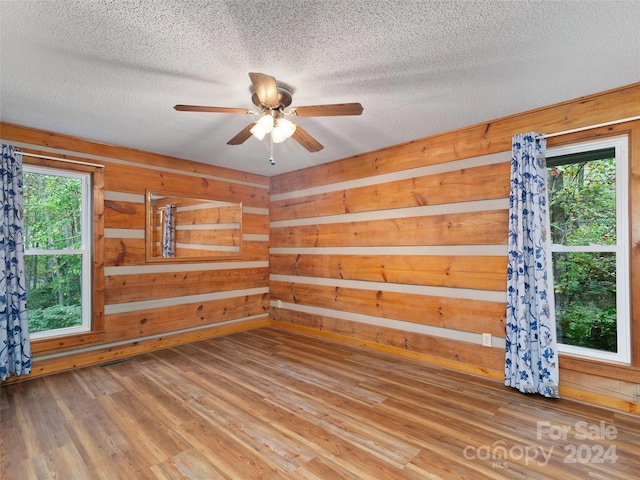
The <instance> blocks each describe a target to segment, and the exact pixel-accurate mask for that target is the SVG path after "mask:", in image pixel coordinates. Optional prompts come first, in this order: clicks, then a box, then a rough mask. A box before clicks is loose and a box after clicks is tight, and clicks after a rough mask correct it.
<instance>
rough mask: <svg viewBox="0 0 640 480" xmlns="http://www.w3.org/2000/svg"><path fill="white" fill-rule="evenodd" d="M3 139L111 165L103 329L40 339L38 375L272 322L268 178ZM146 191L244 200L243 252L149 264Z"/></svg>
mask: <svg viewBox="0 0 640 480" xmlns="http://www.w3.org/2000/svg"><path fill="white" fill-rule="evenodd" d="M0 136H1V138H2V141H3V142H4V143H11V144H13V145H16V146H19V147H21V149H22V150H23V151H25V152H38V153H41V154H44V155H47V156H52V157H64V158H73V159H76V160H84V161H88V162H92V163H96V164H102V165H104V166H105V168H104V242H103V250H104V258H103V259H102V261H103V263H104V278H101V279H99V281H98V282H96V283H97V284H102V283H103V284H104V331H102V332H99V334H98V335H95V336H92V337H86V338H90V339H89V341H88V342H86V341H83V342H75V344H74V342H68V344H67V343H65V341H54V342H52V341H45V342H33V344H32V346H33V351H34V361H33V373H32V375H31V376H37V375H41V374H47V373H52V372H56V371H60V370H65V369H69V368H72V367H75V366H79V365H86V364H91V363H98V362H104V361H106V360H110V359H114V358H118V357H122V356H126V355H131V354H135V353H140V352H143V351H148V350H152V349H155V348H161V347H166V346H169V345H172V344H178V343H184V342H188V341H193V340H197V339H201V338H206V337H209V336H214V335H217V334H221V333H227V332H230V331H235V330H242V329H247V328H254V327H256V326H261V325H266V324H268V313H269V312H268V310H269V292H268V282H269V265H268V261H269V253H268V248H269V247H268V245H269V243H268V240H269V210H268V209H269V190H268V189H269V182H268V178H267V177H263V176H259V175H251V174H246V173H243V172H238V171H234V170H229V169H224V168H219V167H213V166H210V165H203V164H198V163H195V162H189V161H185V160H179V159H175V158H170V157H164V156H161V155H155V154H151V153H146V152H140V151H136V150H131V149H126V148H120V147H116V146H110V145H103V144H99V143H95V142H90V141H87V140H82V139H78V138H73V137H68V136H64V135H59V134H55V133H51V132H44V131H39V130H36V129H32V128H26V127H21V126H16V125H9V124H0ZM24 160H25V162H28V161H30V159H29V158H28V157H24ZM145 189H150V190H151V191H155V192H162V191H164V190H169V191H170V192H172V193H176V194H184V195H185V196H188V197H199V198H211V199H216V200H221V201H225V202H242V204H243V213H242V225H243V245H242V256H241V258H239V259H234V260H230V259H225V260H222V261H215V262H206V263H203V262H191V263H184V262H183V263H154V264H147V263H146V262H145V240H144V238H145V205H144V199H145ZM87 343H90V345H87ZM16 379H18V380H19V379H20V378H19V377H11V379H10V380H16Z"/></svg>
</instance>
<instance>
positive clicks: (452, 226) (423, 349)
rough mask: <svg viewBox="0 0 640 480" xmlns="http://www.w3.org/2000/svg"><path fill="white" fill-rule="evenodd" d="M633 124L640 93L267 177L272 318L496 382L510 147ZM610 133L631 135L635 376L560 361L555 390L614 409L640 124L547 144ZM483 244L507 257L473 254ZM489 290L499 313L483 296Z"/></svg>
mask: <svg viewBox="0 0 640 480" xmlns="http://www.w3.org/2000/svg"><path fill="white" fill-rule="evenodd" d="M637 115H640V84H634V85H630V86H628V87H623V88H620V89H616V90H613V91H609V92H603V93H601V94H596V95H591V96H588V97H584V98H580V99H576V100H571V101H567V102H564V103H561V104H557V105H552V106H549V107H545V108H541V109H538V110H534V111H530V112H524V113H521V114H517V115H512V116H509V117H505V118H501V119H497V120H493V121H490V122H486V123H482V124H478V125H473V126H470V127H468V128H463V129H460V130H456V131H452V132H446V133H443V134H439V135H434V136H432V137H427V138H423V139H418V140H415V141H412V142H407V143H404V144H401V145H396V146H392V147H389V148H385V149H382V150H377V151H373V152H369V153H365V154H362V155H357V156H354V157H350V158H346V159H342V160H338V161H336V162H332V163H329V164H324V165H319V166H316V167H311V168H307V169H304V170H300V171H296V172H289V173H285V174H282V175H277V176H275V177H272V178H271V179H270V184H271V188H270V190H271V222H272V223H271V238H270V244H271V248H272V251H271V256H270V266H271V284H270V285H271V297H272V301H271V306H272V310H273V313H272V316H273V318H274V319H275V320H276V322H277V323H278V324H282V325H285V326H288V327H290V328H302V329H305V331H312V332H315V333H316V334H318V335H325V336H332V335H334V336H336V338H339V339H340V340H343V341H344V340H345V339H353V341H354V342H363V343H365V344H367V345H369V346H372V347H374V348H382V349H386V348H393V349H395V350H396V351H395V352H394V353H398V351H406V352H413V353H415V354H417V355H425V357H424V358H425V359H427V360H429V361H434V362H436V363H437V362H440V361H447V362H457V363H456V366H455V368H461V369H469V370H474V369H475V371H476V373H481V374H482V373H483V372H484V370H485V369H486V370H487V371H493V372H499V371H501V370H503V363H504V349H503V348H496V345H500V344H502V345H504V321H505V319H504V317H505V302H506V263H507V257H506V243H507V228H508V211H507V207H508V194H509V175H510V162H509V161H508V159H509V156H510V148H511V138H512V136H513V135H514V134H516V133H522V132H529V131H537V132H544V133H554V132H558V131H561V130H566V129H572V128H577V127H582V126H587V125H591V124H600V123H603V122H607V121H612V120H617V119H623V118H628V117H633V116H637ZM621 133H628V134H629V135H630V153H631V155H630V162H631V171H630V188H631V198H630V207H631V240H632V248H631V250H632V252H631V256H632V258H631V275H632V292H633V295H632V299H631V302H632V320H631V321H632V339H633V347H632V348H633V364H632V365H630V366H618V365H614V364H604V363H602V362H588V361H583V360H579V359H574V358H567V357H564V356H563V357H562V358H561V362H560V366H561V370H562V372H561V374H560V378H561V382H562V378H563V374H564V372H571V374H568V373H567V378H571V380H570V382H569V383H571V385H567V386H566V387H565V388H564V392H568V394H569V395H585V398H589V399H591V400H594V399H596V398H597V399H598V401H599V402H602V401H603V398H604V397H603V396H606V395H610V399H611V400H610V402H609V405H608V406H611V405H616V408H619V407H620V406H621V405H624V404H625V402H626V401H630V402H635V403H634V404H637V403H638V402H639V401H640V395H639V394H638V391H637V389H638V388H640V387H638V385H640V381H638V378H640V295H638V294H637V292H640V216H638V215H637V213H638V212H640V141H639V139H640V122H638V121H634V122H627V123H624V124H618V125H610V126H606V127H600V128H597V129H593V130H589V131H584V132H576V133H572V134H567V135H563V136H560V137H552V138H549V139H548V142H547V144H548V146H549V147H552V146H557V145H561V144H562V143H571V142H577V141H580V140H585V139H593V138H599V137H603V136H607V135H612V134H621ZM496 202H504V203H496ZM483 207H484V208H483ZM414 212H415V213H414ZM489 246H491V248H492V249H493V250H492V253H493V252H497V250H496V249H497V248H500V247H504V250H503V251H504V254H497V253H496V254H495V255H492V256H487V255H486V254H482V253H481V252H482V251H483V249H486V248H487V247H489ZM402 248H404V249H405V250H406V252H403V251H401V250H400V249H402ZM359 249H362V250H361V251H359ZM387 251H389V252H392V253H386V252H387ZM369 252H375V253H369ZM354 281H355V282H371V286H370V288H366V286H365V285H364V284H362V283H360V284H358V285H355V286H352V285H351V284H350V283H349V282H354ZM430 288H446V289H447V290H446V295H440V294H437V293H435V292H432V291H431V290H430ZM470 291H474V292H476V295H478V296H479V297H478V296H472V297H470V296H469V292H470ZM500 292H504V297H503V298H504V299H505V301H504V302H503V301H501V300H500V301H497V299H496V297H495V296H494V295H495V294H499V293H500ZM483 295H485V296H486V299H485V300H483V299H482V296H483ZM488 299H493V300H492V301H487V300H488ZM278 300H279V301H280V302H281V303H280V304H279V303H278ZM332 312H335V313H332ZM397 321H400V323H398V322H397ZM402 322H406V323H402ZM390 325H394V328H390ZM396 326H397V328H396ZM417 326H428V327H433V328H436V330H433V329H431V330H430V329H428V328H427V329H426V330H422V329H420V328H419V327H417ZM479 333H490V334H491V335H492V336H493V337H494V338H493V340H492V342H493V345H494V346H493V347H491V348H489V347H482V346H481V341H480V336H479V335H478V334H479ZM434 345H438V347H437V348H436V347H434ZM469 352H471V353H470V354H469ZM561 384H562V383H561ZM630 392H631V393H630ZM633 392H636V393H635V395H636V396H635V397H634V398H632V396H633V395H632V394H633ZM598 395H600V397H598ZM630 409H631V407H629V408H626V407H625V410H630Z"/></svg>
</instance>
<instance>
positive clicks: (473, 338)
mask: <svg viewBox="0 0 640 480" xmlns="http://www.w3.org/2000/svg"><path fill="white" fill-rule="evenodd" d="M271 306H272V307H275V306H276V301H272V302H271ZM280 308H283V309H287V310H293V311H296V312H302V313H309V314H312V315H323V316H326V317H333V318H338V319H340V320H348V321H352V322H359V323H364V324H367V325H376V326H378V327H386V328H394V329H397V330H404V331H407V332H413V333H421V334H424V335H431V336H433V337H440V338H448V339H450V340H458V341H461V342H469V343H475V344H478V345H482V334H481V333H474V332H464V331H461V330H453V329H450V328H442V327H435V326H433V325H423V324H420V323H412V322H405V321H403V320H393V319H390V318H382V317H375V316H372V315H363V314H361V313H353V312H345V311H342V310H331V309H329V308H318V307H309V306H307V305H296V304H293V303H284V302H283V303H282V306H281V307H280ZM491 346H492V347H499V348H505V340H504V338H501V337H496V336H493V335H492V336H491Z"/></svg>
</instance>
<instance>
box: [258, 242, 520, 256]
mask: <svg viewBox="0 0 640 480" xmlns="http://www.w3.org/2000/svg"><path fill="white" fill-rule="evenodd" d="M269 253H270V254H271V255H298V254H300V255H372V256H376V255H394V256H395V255H401V256H405V255H406V256H409V255H425V256H428V255H453V256H464V255H471V256H485V255H486V256H491V257H494V256H497V257H502V256H506V255H507V253H508V247H507V245H506V244H505V245H418V246H406V247H272V248H270V249H269Z"/></svg>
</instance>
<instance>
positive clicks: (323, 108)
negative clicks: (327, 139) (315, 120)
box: [289, 103, 364, 117]
mask: <svg viewBox="0 0 640 480" xmlns="http://www.w3.org/2000/svg"><path fill="white" fill-rule="evenodd" d="M363 110H364V109H363V108H362V105H360V104H359V103H334V104H331V105H309V106H306V107H293V108H292V109H291V110H290V111H289V113H290V114H291V115H295V116H297V117H332V116H341V115H360V114H361V113H362V111H363Z"/></svg>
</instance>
